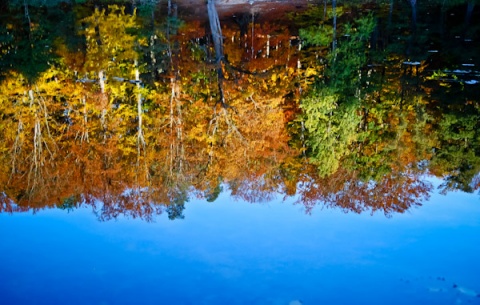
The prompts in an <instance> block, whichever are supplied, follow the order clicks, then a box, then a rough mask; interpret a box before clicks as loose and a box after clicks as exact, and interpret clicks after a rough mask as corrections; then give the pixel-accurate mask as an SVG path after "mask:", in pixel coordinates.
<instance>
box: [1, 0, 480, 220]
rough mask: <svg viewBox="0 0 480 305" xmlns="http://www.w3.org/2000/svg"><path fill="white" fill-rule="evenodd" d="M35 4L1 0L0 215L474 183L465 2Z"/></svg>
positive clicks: (107, 215) (348, 198)
mask: <svg viewBox="0 0 480 305" xmlns="http://www.w3.org/2000/svg"><path fill="white" fill-rule="evenodd" d="M37 2H38V3H37ZM37 2H35V1H13V0H10V1H9V3H8V5H4V6H3V7H2V14H3V15H2V18H1V20H2V21H1V22H2V24H1V29H0V30H1V32H0V63H1V64H0V66H1V70H0V78H1V82H0V92H1V93H0V125H1V128H0V167H1V170H0V185H1V186H2V193H1V196H0V212H17V211H27V210H31V209H33V210H38V209H43V208H45V207H58V208H62V209H67V210H69V209H75V208H77V207H79V206H80V205H85V204H86V205H89V206H92V207H93V209H94V211H95V212H96V213H97V214H98V217H99V219H101V220H109V219H112V218H116V217H118V216H119V215H127V216H129V217H139V218H142V219H146V220H151V219H152V218H153V217H154V216H155V215H157V214H160V213H162V212H165V213H168V216H169V218H170V219H178V218H183V217H184V216H183V210H184V208H185V203H186V202H187V201H188V200H189V198H191V197H192V196H194V197H199V198H204V199H206V200H208V201H215V200H216V198H217V197H218V196H219V194H220V193H221V192H222V191H223V190H226V189H228V190H229V191H231V194H232V196H233V197H237V198H241V199H244V200H247V201H249V202H262V201H266V200H270V199H272V198H273V197H274V196H276V195H278V194H282V195H284V196H296V197H295V198H297V202H298V203H299V204H303V205H304V206H305V207H306V210H307V211H308V212H309V211H311V209H312V208H314V206H316V205H322V206H327V207H339V208H341V209H343V210H345V211H352V212H356V213H361V212H364V211H368V212H374V211H380V212H383V213H385V214H386V215H391V214H393V213H397V212H400V213H401V212H404V211H406V210H408V209H409V208H410V207H412V206H416V205H420V204H421V202H422V201H423V200H425V199H426V198H428V196H429V192H430V191H431V189H432V186H431V185H430V184H429V183H427V182H425V177H426V175H428V174H433V175H435V176H437V177H441V178H443V181H444V183H443V184H442V186H441V187H442V190H443V191H444V192H448V191H452V190H462V191H466V192H473V191H475V190H477V189H478V188H479V187H480V182H479V181H480V180H479V179H478V175H477V173H478V172H479V170H480V159H479V143H478V142H479V141H480V137H479V132H478V130H479V127H480V126H478V125H479V122H480V120H479V101H478V97H477V94H478V74H479V72H478V71H476V70H475V67H476V65H478V64H479V60H478V56H479V55H478V54H480V52H478V50H479V48H478V46H479V45H478V41H480V37H478V33H479V32H480V31H477V30H476V29H478V26H479V24H477V23H475V22H474V20H478V18H475V15H478V14H479V12H477V10H476V9H475V2H472V1H470V2H469V1H456V2H455V3H453V2H451V1H449V2H448V3H446V2H445V1H438V3H437V2H435V1H430V2H429V4H428V5H429V6H421V5H422V4H420V3H419V4H418V7H417V4H416V2H415V1H413V2H412V1H410V2H401V3H397V2H394V1H385V2H382V1H377V2H376V3H364V2H363V1H359V2H358V3H357V4H355V1H352V2H350V5H349V6H346V5H344V4H343V3H337V1H334V2H335V3H330V2H329V3H327V2H321V3H320V4H318V5H315V6H312V7H311V8H309V9H308V10H303V11H297V12H289V13H288V14H285V17H284V19H280V18H276V19H274V20H273V21H272V19H271V18H270V19H269V18H267V17H268V15H267V11H268V10H262V9H259V8H257V9H256V4H253V5H251V10H250V12H245V10H241V11H239V12H238V13H236V14H234V15H225V16H224V15H222V16H220V17H219V15H218V14H217V12H216V6H215V5H217V6H218V5H222V3H221V1H220V2H218V3H216V4H215V3H214V2H213V1H208V3H207V4H205V3H203V2H202V4H201V5H202V6H204V11H205V16H208V18H209V19H205V20H201V19H198V18H192V16H189V15H188V12H189V9H188V8H185V9H184V10H183V9H182V2H180V3H178V5H177V4H176V3H174V2H173V1H168V2H165V3H164V2H160V1H158V2H156V1H133V2H128V3H125V2H120V3H119V2H118V1H117V3H116V4H115V3H106V2H103V1H82V2H84V3H82V4H81V5H79V4H73V3H74V2H55V3H54V2H51V3H50V2H48V1H37ZM77 2H79V1H77ZM324 4H325V5H324ZM332 4H333V5H332ZM272 5H274V4H272ZM462 12H463V13H462ZM207 13H208V14H207ZM407 13H408V14H407ZM405 16H411V17H410V18H405ZM437 16H438V17H437ZM262 18H263V19H262ZM49 20H50V21H49ZM59 25H61V26H59ZM475 35H477V36H475Z"/></svg>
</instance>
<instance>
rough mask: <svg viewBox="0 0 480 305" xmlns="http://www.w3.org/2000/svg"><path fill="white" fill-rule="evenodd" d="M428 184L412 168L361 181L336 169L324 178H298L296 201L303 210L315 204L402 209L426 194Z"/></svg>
mask: <svg viewBox="0 0 480 305" xmlns="http://www.w3.org/2000/svg"><path fill="white" fill-rule="evenodd" d="M431 189H432V186H431V185H430V184H429V183H427V182H425V181H424V180H423V177H422V176H420V175H418V174H415V173H414V172H412V171H404V172H401V173H391V174H388V175H385V176H384V177H382V179H381V180H380V181H363V180H361V179H359V177H357V176H356V174H355V172H348V171H345V170H340V171H337V172H336V173H335V174H333V175H332V176H330V177H328V178H322V179H318V178H315V176H310V177H308V178H307V179H305V180H304V181H302V184H301V187H300V189H299V194H300V199H299V200H298V203H300V204H302V205H304V206H305V208H306V210H307V212H309V211H311V209H312V208H313V207H314V206H315V205H324V206H326V207H340V208H341V209H343V210H344V211H345V212H354V213H361V212H365V211H369V212H371V213H374V212H376V211H381V212H383V213H384V214H385V215H386V216H391V215H392V214H393V213H403V212H405V211H407V210H408V209H409V208H411V207H414V206H419V205H421V203H422V201H424V200H426V199H428V198H429V192H430V191H431Z"/></svg>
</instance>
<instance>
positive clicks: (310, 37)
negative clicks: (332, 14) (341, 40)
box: [300, 25, 333, 46]
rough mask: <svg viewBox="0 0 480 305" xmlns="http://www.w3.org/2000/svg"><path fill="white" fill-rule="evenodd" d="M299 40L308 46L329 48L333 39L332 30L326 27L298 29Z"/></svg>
mask: <svg viewBox="0 0 480 305" xmlns="http://www.w3.org/2000/svg"><path fill="white" fill-rule="evenodd" d="M300 38H302V40H303V41H305V42H306V43H307V44H309V45H315V46H329V45H330V44H331V43H332V39H333V28H332V27H331V26H328V25H318V26H311V27H308V28H304V29H300Z"/></svg>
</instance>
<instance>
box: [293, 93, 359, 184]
mask: <svg viewBox="0 0 480 305" xmlns="http://www.w3.org/2000/svg"><path fill="white" fill-rule="evenodd" d="M339 98H340V96H339V95H338V94H336V93H334V92H332V91H330V90H329V89H328V88H325V89H320V90H317V91H316V92H314V93H313V94H312V96H310V97H308V98H305V99H304V100H302V105H301V107H302V110H303V111H304V115H305V127H306V129H307V131H308V134H309V137H308V141H307V144H308V147H309V149H310V156H311V161H312V162H313V163H314V164H316V165H317V166H318V170H319V174H320V175H321V176H328V175H330V174H332V173H334V172H335V171H336V170H337V169H338V168H339V166H340V160H341V159H342V158H344V157H345V156H346V155H348V154H349V147H350V144H351V143H352V142H353V141H354V140H355V139H356V136H357V134H356V130H357V127H358V124H359V122H360V117H359V116H358V114H357V110H358V105H357V104H355V103H342V102H341V101H340V100H339Z"/></svg>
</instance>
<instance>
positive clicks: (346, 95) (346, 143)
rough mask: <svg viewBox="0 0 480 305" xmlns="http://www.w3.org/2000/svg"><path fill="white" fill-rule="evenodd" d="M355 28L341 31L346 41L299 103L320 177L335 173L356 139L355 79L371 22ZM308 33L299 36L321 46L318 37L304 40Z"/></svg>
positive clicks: (368, 19) (360, 22)
mask: <svg viewBox="0 0 480 305" xmlns="http://www.w3.org/2000/svg"><path fill="white" fill-rule="evenodd" d="M355 24H356V27H353V26H351V25H346V26H345V27H344V33H345V35H346V36H345V37H346V38H345V39H344V40H343V41H341V42H340V43H339V45H338V47H337V48H336V49H335V50H334V51H333V52H331V53H330V54H329V55H328V57H327V58H328V63H329V64H328V66H327V69H326V70H325V78H324V79H323V80H321V82H319V83H317V85H316V88H315V89H313V90H312V92H311V93H310V94H309V96H308V97H306V98H304V99H303V100H302V102H301V108H302V110H303V112H304V120H305V127H306V129H307V131H308V141H307V144H308V146H309V153H310V157H311V160H312V162H313V163H315V164H316V165H317V166H318V169H319V173H320V175H321V176H327V175H330V174H332V173H334V172H335V171H336V170H337V169H338V167H339V164H340V160H342V159H343V158H344V157H345V156H346V155H348V154H349V149H350V145H351V144H352V143H353V142H354V141H355V140H356V138H357V136H358V135H357V128H358V125H359V123H360V116H359V115H358V109H359V105H360V104H359V93H358V92H359V90H360V88H359V85H360V77H359V75H360V73H361V71H360V69H361V68H362V67H363V66H364V65H365V63H366V60H367V55H366V54H365V47H366V42H367V40H368V38H369V35H370V33H371V32H372V30H373V28H374V26H375V22H374V20H373V17H372V16H371V15H368V16H366V17H362V18H360V19H359V20H357V22H356V23H355ZM309 33H310V34H311V33H313V31H305V32H303V34H304V35H307V36H305V37H309V38H307V39H309V41H310V42H313V41H317V42H322V41H321V39H322V38H321V37H320V36H313V37H312V36H308V35H309Z"/></svg>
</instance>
